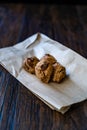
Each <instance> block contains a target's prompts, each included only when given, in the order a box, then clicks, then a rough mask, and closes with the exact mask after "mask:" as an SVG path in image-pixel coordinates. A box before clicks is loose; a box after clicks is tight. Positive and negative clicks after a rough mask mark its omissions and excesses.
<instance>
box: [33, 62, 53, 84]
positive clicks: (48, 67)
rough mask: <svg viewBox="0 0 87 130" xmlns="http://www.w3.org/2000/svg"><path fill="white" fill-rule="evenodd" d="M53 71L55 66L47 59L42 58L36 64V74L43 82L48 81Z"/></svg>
mask: <svg viewBox="0 0 87 130" xmlns="http://www.w3.org/2000/svg"><path fill="white" fill-rule="evenodd" d="M52 72H53V66H52V64H50V62H49V61H47V60H41V61H40V62H38V63H37V65H36V66H35V74H36V76H37V77H38V78H39V79H40V80H41V81H43V82H45V83H48V82H49V81H50V77H51V75H52Z"/></svg>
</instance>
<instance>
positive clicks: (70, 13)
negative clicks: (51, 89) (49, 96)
mask: <svg viewBox="0 0 87 130" xmlns="http://www.w3.org/2000/svg"><path fill="white" fill-rule="evenodd" d="M37 32H41V33H44V34H46V35H48V36H49V37H50V38H52V39H54V40H56V41H59V42H61V44H63V45H65V46H67V47H69V48H71V49H73V50H75V51H76V52H78V53H79V54H81V55H82V56H84V57H85V58H87V6H85V5H83V6H81V5H76V6H73V5H72V6H66V5H56V4H53V5H48V4H47V5H46V4H36V5H33V4H30V5H29V4H28V5H27V4H18V5H16V4H10V5H9V4H3V5H0V48H2V47H7V46H11V45H14V44H17V43H18V42H20V41H23V40H24V39H26V38H27V37H29V36H31V35H33V34H35V33H37ZM0 130H87V100H85V101H83V102H81V103H78V104H74V105H72V106H71V108H70V109H69V111H68V112H66V113H65V114H64V115H62V114H61V113H59V112H57V111H53V110H51V109H50V108H49V107H48V106H47V105H46V104H44V103H43V102H42V101H41V100H39V99H38V98H37V97H36V96H35V95H33V94H32V93H31V92H30V91H29V90H28V89H26V88H25V87H24V86H23V85H22V84H21V83H19V82H18V81H17V80H16V79H15V78H14V77H13V76H12V75H11V74H9V73H8V72H7V71H6V70H5V69H4V68H3V67H2V66H1V65H0Z"/></svg>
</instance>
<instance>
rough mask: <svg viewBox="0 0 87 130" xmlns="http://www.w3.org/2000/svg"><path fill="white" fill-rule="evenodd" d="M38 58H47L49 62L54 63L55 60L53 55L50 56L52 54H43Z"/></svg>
mask: <svg viewBox="0 0 87 130" xmlns="http://www.w3.org/2000/svg"><path fill="white" fill-rule="evenodd" d="M40 60H47V61H49V62H50V63H51V64H54V63H55V62H57V60H56V59H55V57H54V56H52V55H50V54H45V55H44V56H43V57H42V58H41V59H40Z"/></svg>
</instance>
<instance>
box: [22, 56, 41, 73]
mask: <svg viewBox="0 0 87 130" xmlns="http://www.w3.org/2000/svg"><path fill="white" fill-rule="evenodd" d="M38 62H39V59H38V58H37V57H35V56H33V57H30V58H26V59H25V60H24V63H23V67H24V69H25V70H26V71H27V72H29V73H31V74H35V66H36V64H37V63H38Z"/></svg>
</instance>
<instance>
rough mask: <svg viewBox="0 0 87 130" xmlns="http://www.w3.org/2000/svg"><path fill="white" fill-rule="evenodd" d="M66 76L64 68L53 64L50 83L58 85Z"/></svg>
mask: <svg viewBox="0 0 87 130" xmlns="http://www.w3.org/2000/svg"><path fill="white" fill-rule="evenodd" d="M65 76H66V70H65V67H64V66H62V65H61V64H59V63H58V62H57V63H55V64H53V74H52V81H54V82H58V83H60V82H61V81H62V80H63V79H64V78H65Z"/></svg>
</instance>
